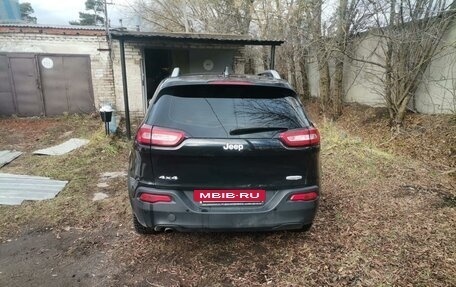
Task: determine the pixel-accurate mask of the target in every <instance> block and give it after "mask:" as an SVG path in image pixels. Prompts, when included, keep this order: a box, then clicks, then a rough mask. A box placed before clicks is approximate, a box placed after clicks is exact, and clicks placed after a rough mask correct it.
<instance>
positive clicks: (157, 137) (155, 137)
mask: <svg viewBox="0 0 456 287" xmlns="http://www.w3.org/2000/svg"><path fill="white" fill-rule="evenodd" d="M185 137H186V135H185V133H184V132H182V131H178V130H172V129H165V128H160V127H153V128H152V137H151V144H152V145H157V146H177V145H178V144H180V143H181V142H182V141H183V140H184V139H185Z"/></svg>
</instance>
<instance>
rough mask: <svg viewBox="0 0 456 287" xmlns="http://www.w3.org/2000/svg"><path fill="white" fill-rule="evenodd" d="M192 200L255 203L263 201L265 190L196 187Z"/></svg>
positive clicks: (231, 203) (210, 202) (235, 203)
mask: <svg viewBox="0 0 456 287" xmlns="http://www.w3.org/2000/svg"><path fill="white" fill-rule="evenodd" d="M193 200H194V201H196V202H200V203H201V204H217V205H255V204H262V203H264V202H265V200H266V191H265V190H263V189H248V190H246V189H229V190H228V189H224V190H202V189H196V190H194V191H193Z"/></svg>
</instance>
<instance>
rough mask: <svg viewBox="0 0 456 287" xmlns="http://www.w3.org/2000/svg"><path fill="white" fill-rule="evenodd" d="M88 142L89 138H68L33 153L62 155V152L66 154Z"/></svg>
mask: <svg viewBox="0 0 456 287" xmlns="http://www.w3.org/2000/svg"><path fill="white" fill-rule="evenodd" d="M88 143H89V140H86V139H69V140H67V141H66V142H64V143H61V144H59V145H56V146H52V147H49V148H45V149H40V150H37V151H34V152H33V154H40V155H62V154H66V153H68V152H70V151H72V150H75V149H77V148H80V147H82V146H84V145H86V144H88Z"/></svg>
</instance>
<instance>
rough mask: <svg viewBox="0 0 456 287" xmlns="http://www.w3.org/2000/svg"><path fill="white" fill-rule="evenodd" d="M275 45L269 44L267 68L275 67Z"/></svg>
mask: <svg viewBox="0 0 456 287" xmlns="http://www.w3.org/2000/svg"><path fill="white" fill-rule="evenodd" d="M275 48H276V46H275V45H271V62H270V64H269V69H271V70H274V68H275Z"/></svg>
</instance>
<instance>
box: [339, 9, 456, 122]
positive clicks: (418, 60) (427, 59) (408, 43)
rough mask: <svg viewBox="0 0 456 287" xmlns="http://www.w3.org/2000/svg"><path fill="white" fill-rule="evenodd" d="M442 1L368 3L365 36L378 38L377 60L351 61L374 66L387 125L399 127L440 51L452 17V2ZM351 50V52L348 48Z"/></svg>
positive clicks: (356, 59) (356, 58)
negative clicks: (370, 14)
mask: <svg viewBox="0 0 456 287" xmlns="http://www.w3.org/2000/svg"><path fill="white" fill-rule="evenodd" d="M449 2H450V1H445V0H416V1H410V0H383V1H375V2H374V1H368V4H367V5H366V6H369V9H370V10H372V11H373V12H374V13H373V19H374V20H375V21H374V28H373V29H371V30H370V31H369V32H368V33H370V34H371V35H374V36H375V37H377V38H378V43H379V45H378V46H376V47H375V49H376V51H372V52H373V53H375V54H376V55H377V56H378V58H379V59H380V60H379V61H376V60H372V59H359V58H358V57H357V56H356V55H354V54H350V53H346V55H347V56H348V57H350V58H351V59H352V60H355V61H359V62H364V63H368V64H370V65H373V66H377V67H378V68H380V69H379V73H378V74H377V80H379V81H380V82H381V83H382V84H383V92H382V96H383V97H384V98H385V102H386V105H387V108H388V111H389V116H390V121H391V125H392V126H394V127H396V128H399V127H400V126H402V124H403V120H404V116H405V114H406V111H407V109H408V108H409V107H410V103H411V99H412V98H413V97H414V95H415V92H416V90H417V88H418V86H419V84H420V83H421V80H422V77H423V74H424V72H425V71H426V70H427V68H428V66H429V64H430V63H431V61H432V59H433V58H434V57H435V56H436V55H437V54H438V53H440V52H441V51H442V49H443V48H442V46H441V45H440V44H441V39H442V37H443V36H444V34H445V33H446V31H447V29H448V27H449V26H450V24H451V23H452V22H453V20H454V17H455V12H456V10H455V8H456V2H455V1H453V2H451V3H449ZM351 50H352V51H354V50H355V49H351Z"/></svg>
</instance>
